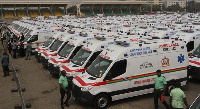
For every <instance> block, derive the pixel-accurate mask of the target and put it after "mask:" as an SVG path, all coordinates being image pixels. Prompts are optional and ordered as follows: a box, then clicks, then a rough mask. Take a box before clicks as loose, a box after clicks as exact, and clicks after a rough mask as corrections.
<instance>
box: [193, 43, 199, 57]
mask: <svg viewBox="0 0 200 109" xmlns="http://www.w3.org/2000/svg"><path fill="white" fill-rule="evenodd" d="M193 55H194V56H198V57H200V45H199V46H198V47H197V48H196V50H195V51H194V52H193Z"/></svg>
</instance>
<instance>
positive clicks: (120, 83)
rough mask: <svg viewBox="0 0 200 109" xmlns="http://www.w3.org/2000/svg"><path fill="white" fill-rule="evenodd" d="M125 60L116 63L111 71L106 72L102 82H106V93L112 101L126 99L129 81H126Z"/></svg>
mask: <svg viewBox="0 0 200 109" xmlns="http://www.w3.org/2000/svg"><path fill="white" fill-rule="evenodd" d="M126 69H127V60H126V59H124V60H118V61H116V62H115V63H114V64H113V65H112V67H111V69H110V70H109V71H108V73H107V75H106V77H105V78H104V81H107V85H106V87H107V89H108V91H109V92H108V93H109V94H110V95H111V97H112V100H118V99H123V98H126V97H127V94H128V92H127V89H128V83H129V81H128V80H127V79H126V77H127V76H128V75H127V74H128V73H127V70H126Z"/></svg>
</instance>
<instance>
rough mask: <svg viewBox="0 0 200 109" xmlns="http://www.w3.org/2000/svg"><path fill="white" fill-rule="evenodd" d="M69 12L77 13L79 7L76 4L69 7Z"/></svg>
mask: <svg viewBox="0 0 200 109" xmlns="http://www.w3.org/2000/svg"><path fill="white" fill-rule="evenodd" d="M67 13H74V14H76V13H77V7H76V6H72V7H70V8H68V9H67Z"/></svg>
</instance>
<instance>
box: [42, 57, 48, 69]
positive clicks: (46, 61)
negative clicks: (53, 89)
mask: <svg viewBox="0 0 200 109" xmlns="http://www.w3.org/2000/svg"><path fill="white" fill-rule="evenodd" d="M41 64H42V65H43V66H44V67H45V68H48V59H46V58H45V57H43V56H41Z"/></svg>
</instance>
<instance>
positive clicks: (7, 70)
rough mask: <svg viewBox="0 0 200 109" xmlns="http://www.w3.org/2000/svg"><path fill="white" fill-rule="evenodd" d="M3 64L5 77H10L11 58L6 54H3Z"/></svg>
mask: <svg viewBox="0 0 200 109" xmlns="http://www.w3.org/2000/svg"><path fill="white" fill-rule="evenodd" d="M1 64H2V67H3V72H4V76H3V77H6V76H9V68H8V66H9V57H8V56H7V55H6V53H5V52H4V53H3V57H2V59H1Z"/></svg>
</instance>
